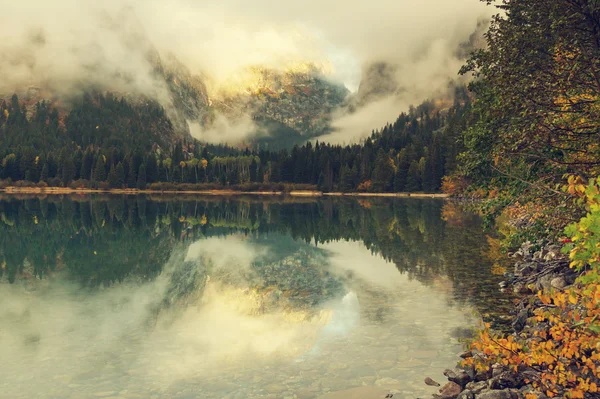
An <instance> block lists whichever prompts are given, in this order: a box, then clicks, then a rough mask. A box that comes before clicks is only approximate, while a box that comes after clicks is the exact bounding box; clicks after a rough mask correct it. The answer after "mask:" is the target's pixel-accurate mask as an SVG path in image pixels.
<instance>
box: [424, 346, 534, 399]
mask: <svg viewBox="0 0 600 399" xmlns="http://www.w3.org/2000/svg"><path fill="white" fill-rule="evenodd" d="M472 356H473V354H472V353H471V352H465V353H463V354H461V357H462V358H468V357H472ZM444 375H445V376H446V377H447V378H448V383H447V384H446V385H444V386H443V387H442V388H441V389H440V393H439V394H434V395H433V397H434V398H438V399H521V398H524V397H525V395H526V394H527V393H528V392H530V391H531V390H532V387H531V386H530V385H527V384H525V376H523V375H520V374H518V373H515V372H512V371H509V370H508V369H506V368H504V367H503V366H501V365H499V364H497V365H494V367H492V369H491V370H488V371H487V372H476V371H475V370H474V369H473V368H456V369H454V370H450V369H448V370H446V371H444ZM425 384H427V385H430V386H440V384H438V383H437V382H435V381H433V380H432V379H431V378H426V379H425Z"/></svg>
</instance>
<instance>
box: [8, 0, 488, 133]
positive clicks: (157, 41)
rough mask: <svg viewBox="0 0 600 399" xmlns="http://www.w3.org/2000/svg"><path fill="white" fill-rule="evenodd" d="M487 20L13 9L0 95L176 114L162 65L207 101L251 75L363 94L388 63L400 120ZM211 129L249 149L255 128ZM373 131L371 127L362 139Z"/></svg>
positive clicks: (432, 13) (369, 10) (12, 5)
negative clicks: (288, 74) (166, 109)
mask: <svg viewBox="0 0 600 399" xmlns="http://www.w3.org/2000/svg"><path fill="white" fill-rule="evenodd" d="M491 12H492V10H491V8H486V6H485V5H484V4H483V3H481V2H478V1H476V0H423V1H419V2H414V1H408V0H373V1H370V2H368V3H365V2H362V1H359V0H350V1H346V2H343V3H341V2H340V1H338V0H306V1H303V2H295V3H294V2H291V3H290V2H275V3H274V2H272V1H271V0H253V1H251V2H249V1H245V0H221V1H214V0H202V1H197V0H171V1H166V0H145V1H142V0H129V1H123V0H106V1H103V2H101V3H98V2H94V1H91V0H56V1H53V2H46V1H41V0H27V1H23V2H9V3H7V4H5V5H4V7H3V10H2V14H3V16H4V18H3V23H2V24H1V25H0V35H1V37H2V38H3V39H2V42H0V75H1V76H2V79H1V80H0V95H2V96H6V95H10V94H11V93H12V92H21V93H22V92H24V91H25V92H26V91H27V89H28V88H29V87H31V86H34V87H36V90H37V89H39V90H41V91H42V93H48V95H52V96H69V95H73V94H77V93H79V92H80V91H81V90H83V89H84V88H88V87H90V86H92V87H96V88H99V89H104V90H114V91H116V92H119V93H123V94H133V95H145V96H148V97H151V98H155V99H157V100H159V101H160V102H161V103H163V105H167V106H170V105H171V104H170V99H169V96H168V94H167V93H168V90H167V89H166V85H165V83H164V81H161V79H157V75H156V65H157V61H158V60H159V59H160V58H162V57H166V56H167V54H173V55H174V56H175V57H176V58H177V59H179V60H180V61H181V62H182V63H183V64H184V65H186V67H187V68H189V70H190V72H191V73H192V74H195V75H199V76H203V77H204V78H205V80H206V81H207V86H208V87H209V89H210V91H211V93H209V95H213V94H215V93H218V92H219V90H220V88H221V87H222V86H224V85H225V86H226V85H227V84H228V83H230V82H231V77H232V76H235V75H236V74H239V73H240V71H243V70H244V69H246V68H248V67H251V66H255V65H261V66H264V67H267V68H275V69H282V68H286V67H287V66H289V65H293V64H294V63H297V62H313V63H315V64H318V65H323V66H326V68H325V69H327V70H330V71H331V72H330V74H329V76H328V78H330V79H332V80H335V81H338V82H343V83H344V84H346V86H347V87H348V88H350V90H357V89H358V88H359V85H360V80H361V77H362V76H363V74H364V72H365V70H367V69H368V68H369V67H370V66H371V65H373V64H374V63H386V64H389V65H392V66H393V68H394V71H395V73H394V74H393V75H392V76H388V78H390V79H389V80H388V81H387V82H384V83H383V84H388V85H389V86H390V87H392V88H393V91H394V98H396V100H395V101H396V104H395V106H398V107H399V108H398V109H397V110H396V112H395V114H397V113H399V112H400V111H402V108H401V107H405V106H406V104H409V103H418V102H419V101H422V100H423V99H425V98H427V97H430V96H432V95H434V94H436V93H437V92H439V91H440V90H443V89H444V88H445V87H446V86H447V84H448V81H449V80H452V79H454V78H455V77H456V72H457V69H458V67H459V65H460V60H459V58H457V56H456V50H457V48H458V47H459V46H460V44H461V43H464V42H465V41H467V40H468V39H469V36H470V35H471V34H472V33H473V32H474V31H475V30H476V28H477V24H478V21H480V20H481V18H485V17H486V16H488V15H489V14H491ZM240 89H244V88H242V87H240ZM380 100H381V99H380V98H377V99H374V100H373V101H380ZM386 104H387V103H386ZM388 105H389V104H388ZM389 106H390V107H391V105H389ZM367 110H368V112H377V111H376V109H374V108H373V107H372V106H370V107H367V108H364V112H367ZM378 115H380V118H378V119H376V120H373V118H371V117H370V116H365V117H364V118H363V117H358V116H351V117H346V116H343V117H341V118H340V119H338V120H336V121H335V123H334V127H336V128H337V129H338V133H336V134H335V137H333V139H335V140H338V141H339V140H351V139H352V140H353V139H354V137H356V134H355V133H356V131H358V130H359V129H358V128H359V125H360V127H361V129H360V130H361V131H364V132H368V131H370V129H371V128H373V127H376V126H378V125H381V124H383V123H385V122H386V121H388V120H390V117H391V115H392V113H391V110H390V112H389V113H388V112H387V109H384V110H383V111H382V112H378ZM347 118H350V119H347ZM224 119H225V120H224ZM350 120H352V121H353V123H355V125H353V126H352V128H348V127H347V125H348V124H349V123H350V122H349V121H350ZM216 122H217V123H216V124H215V126H213V127H212V128H210V129H208V130H205V131H201V132H198V130H200V129H193V130H194V131H195V134H196V137H198V138H200V139H204V140H207V141H211V142H221V141H223V140H222V139H221V138H220V136H222V135H223V134H225V137H226V140H225V141H233V140H243V139H244V138H245V137H247V134H248V133H249V132H251V131H253V128H254V126H253V124H252V123H248V122H251V121H249V120H248V118H246V119H244V118H242V120H240V121H237V122H235V123H234V122H232V121H229V120H226V118H224V117H223V116H222V117H219V116H217V118H216ZM367 122H368V123H375V125H369V127H368V128H365V129H362V125H365V126H366V124H367ZM192 127H193V126H192ZM364 134H365V133H363V134H362V135H361V134H359V135H358V136H359V137H360V136H363V137H364Z"/></svg>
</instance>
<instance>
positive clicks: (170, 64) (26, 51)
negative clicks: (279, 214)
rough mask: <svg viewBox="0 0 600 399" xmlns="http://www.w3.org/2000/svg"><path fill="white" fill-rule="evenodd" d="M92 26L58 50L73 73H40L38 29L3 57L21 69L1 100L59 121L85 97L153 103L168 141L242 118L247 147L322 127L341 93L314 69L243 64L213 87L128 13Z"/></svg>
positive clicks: (1, 91) (42, 40) (2, 88)
mask: <svg viewBox="0 0 600 399" xmlns="http://www.w3.org/2000/svg"><path fill="white" fill-rule="evenodd" d="M98 26H99V29H101V31H102V32H101V33H102V34H101V35H98V37H94V38H92V39H90V40H91V42H89V43H86V47H85V48H75V49H72V50H69V49H67V48H63V47H59V49H60V50H61V51H64V54H66V56H68V57H71V58H72V61H73V62H72V63H71V64H69V68H71V69H72V71H71V69H69V71H66V70H65V69H64V68H63V69H62V70H60V71H61V73H58V74H57V73H55V72H56V71H55V70H54V69H52V70H50V68H46V69H45V68H44V66H54V65H53V64H47V63H46V64H44V62H46V61H47V60H45V59H44V58H43V55H44V54H45V53H47V52H49V51H50V50H51V49H50V48H49V47H48V46H51V45H55V44H52V43H53V42H52V41H50V40H47V38H46V36H45V33H44V32H43V30H40V33H39V35H38V36H39V37H37V36H36V38H37V39H36V40H35V41H31V40H30V41H25V42H24V43H23V45H22V46H21V47H19V48H15V50H14V53H11V54H6V56H7V57H8V58H9V59H10V61H11V62H12V64H11V65H13V68H14V69H15V70H17V69H18V70H19V71H21V70H22V71H23V73H22V76H23V78H22V79H18V80H14V81H13V80H10V81H8V80H6V81H3V82H1V83H2V84H0V98H5V99H6V100H10V98H11V96H12V95H13V94H14V93H16V94H18V96H19V99H20V100H21V101H22V102H24V103H25V105H26V107H27V109H28V112H27V113H28V117H31V116H32V115H33V114H34V112H33V111H34V109H35V106H36V104H37V103H38V102H39V101H41V100H46V101H50V102H52V103H53V106H55V107H56V108H58V109H59V112H60V114H61V116H63V119H64V118H65V117H66V115H67V114H68V113H69V111H70V110H71V109H73V107H74V105H76V104H77V103H78V102H80V100H81V98H82V97H83V96H84V95H86V94H90V93H94V92H95V93H103V94H112V95H113V96H114V97H117V98H120V97H123V98H125V99H126V100H127V102H129V103H130V104H133V105H143V104H145V103H149V102H154V103H158V104H160V105H161V106H162V107H163V108H164V109H165V111H166V114H167V116H168V118H169V120H170V121H171V123H172V126H173V129H172V130H173V131H174V132H175V135H173V134H172V133H171V132H165V138H166V139H168V141H175V140H176V139H177V137H182V136H183V137H186V136H189V135H190V124H194V125H197V126H199V127H200V128H201V129H211V128H215V127H214V124H215V121H216V120H222V119H223V118H225V119H226V120H228V121H232V122H233V123H235V121H236V119H241V118H244V119H245V120H250V121H253V122H254V123H253V124H249V125H253V126H249V129H254V130H255V132H248V133H250V134H249V135H247V134H244V135H243V136H244V137H249V138H248V139H247V141H248V144H259V143H260V142H261V140H262V141H265V140H266V141H270V142H272V143H274V142H276V141H278V142H279V145H281V146H287V144H296V142H297V141H298V140H300V141H304V140H305V139H306V138H307V137H311V136H315V135H319V134H320V133H322V132H323V131H324V130H326V129H327V126H328V121H329V120H330V117H331V113H332V111H333V110H334V109H335V108H336V107H337V106H339V105H340V104H341V103H342V102H343V101H344V98H345V97H346V95H347V94H348V91H347V89H346V88H345V87H344V86H342V85H339V84H334V83H332V82H330V81H328V80H327V78H326V74H325V73H324V72H323V71H322V70H321V69H319V68H318V67H317V66H315V65H312V64H303V63H300V64H295V65H292V66H288V67H282V68H280V69H273V68H266V67H262V66H254V67H248V68H247V69H246V70H244V71H239V75H240V76H241V77H242V79H240V78H239V76H236V77H232V78H231V80H230V81H229V80H227V81H225V82H218V83H216V82H214V81H212V80H211V77H210V76H207V75H204V74H203V73H202V71H196V70H194V71H192V70H190V68H189V67H188V66H187V65H185V64H184V63H182V62H181V61H180V60H178V59H177V58H176V57H175V56H174V55H172V54H169V53H163V52H161V51H159V50H158V48H157V47H156V46H155V45H154V43H153V42H152V40H151V39H150V37H149V35H148V34H147V32H146V31H145V30H144V28H143V26H142V25H141V23H140V22H139V21H138V19H137V18H136V16H135V14H134V13H133V11H132V10H130V9H124V10H123V11H122V12H120V13H117V14H116V15H112V16H110V17H109V16H102V18H100V20H99V22H98ZM91 49H93V51H91ZM84 50H85V51H84ZM87 50H90V51H87ZM71 58H69V59H70V60H71ZM5 64H6V63H4V64H1V65H5ZM57 69H58V68H57ZM0 70H2V69H0ZM49 70H50V72H49ZM224 133H225V132H224ZM218 134H219V133H218ZM170 136H173V137H170ZM289 137H292V140H291V141H290V140H287V138H289ZM229 144H237V143H229Z"/></svg>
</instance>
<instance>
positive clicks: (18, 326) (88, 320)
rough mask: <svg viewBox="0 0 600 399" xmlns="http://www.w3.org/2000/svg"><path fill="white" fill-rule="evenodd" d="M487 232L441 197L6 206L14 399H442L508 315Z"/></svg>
mask: <svg viewBox="0 0 600 399" xmlns="http://www.w3.org/2000/svg"><path fill="white" fill-rule="evenodd" d="M488 234H489V233H486V232H484V231H483V230H482V228H481V224H480V221H479V220H478V218H477V217H475V216H473V215H469V214H465V213H462V212H460V211H459V210H457V209H456V207H455V206H453V205H452V204H451V203H446V202H444V201H443V200H425V199H368V200H367V199H361V200H354V199H352V200H346V199H301V200H295V201H294V200H289V199H285V200H284V199H278V198H267V199H258V198H248V199H245V198H240V199H226V200H222V199H216V198H212V199H211V198H209V199H195V198H191V199H189V200H188V199H185V200H168V199H165V198H160V197H158V198H146V197H141V196H140V197H133V196H132V197H117V196H111V197H48V198H45V199H41V198H25V199H14V198H10V197H0V262H1V268H0V359H1V360H0V362H1V365H2V367H1V371H0V396H1V397H6V398H98V397H113V398H115V397H118V398H240V399H242V398H286V397H288V398H318V397H323V396H324V397H336V394H335V392H338V391H343V390H347V389H353V388H360V387H363V388H360V389H363V390H364V391H361V392H371V391H369V389H370V387H373V389H372V392H376V389H383V390H390V389H393V390H397V391H399V392H400V393H399V394H398V395H396V397H401V398H416V397H419V396H423V395H427V394H431V393H433V392H435V389H432V388H430V387H427V386H425V385H424V384H423V382H422V381H423V379H424V378H425V377H426V376H430V377H432V378H434V379H438V380H440V381H441V380H442V379H443V377H442V376H441V372H442V371H443V370H444V369H445V368H447V367H449V366H452V365H453V364H455V363H456V362H457V360H459V359H458V358H457V353H459V352H460V351H461V349H462V346H461V344H460V343H459V338H461V337H463V336H464V335H465V334H466V332H467V329H468V328H469V327H470V326H475V325H477V323H478V322H479V320H480V315H483V316H484V318H487V317H490V316H489V315H490V314H493V313H494V311H496V310H498V308H499V307H501V306H503V305H505V304H507V303H508V302H509V301H510V299H509V298H506V297H503V296H502V294H500V293H499V292H498V289H497V283H498V281H499V280H501V279H502V276H501V274H502V273H501V272H502V268H501V267H500V266H498V265H497V264H494V253H495V252H497V251H495V245H494V239H493V238H492V237H490V236H489V235H488ZM328 395H329V396H328ZM364 395H365V396H364V397H365V398H367V397H368V395H369V394H368V393H365V394H364ZM343 397H349V396H343ZM361 397H363V396H361ZM374 397H377V396H374Z"/></svg>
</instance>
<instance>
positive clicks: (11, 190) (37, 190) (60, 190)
mask: <svg viewBox="0 0 600 399" xmlns="http://www.w3.org/2000/svg"><path fill="white" fill-rule="evenodd" d="M0 193H4V194H9V195H19V194H34V195H37V194H39V195H68V194H82V195H87V194H112V195H157V194H158V195H165V194H166V195H199V196H222V197H232V196H244V195H246V196H247V195H255V196H290V197H387V198H448V197H449V195H448V194H425V193H357V192H355V193H342V192H331V193H323V192H321V191H305V190H296V191H288V192H286V191H236V190H226V189H224V190H138V189H109V190H101V189H91V188H78V189H73V188H69V187H44V188H42V187H6V188H3V189H0Z"/></svg>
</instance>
